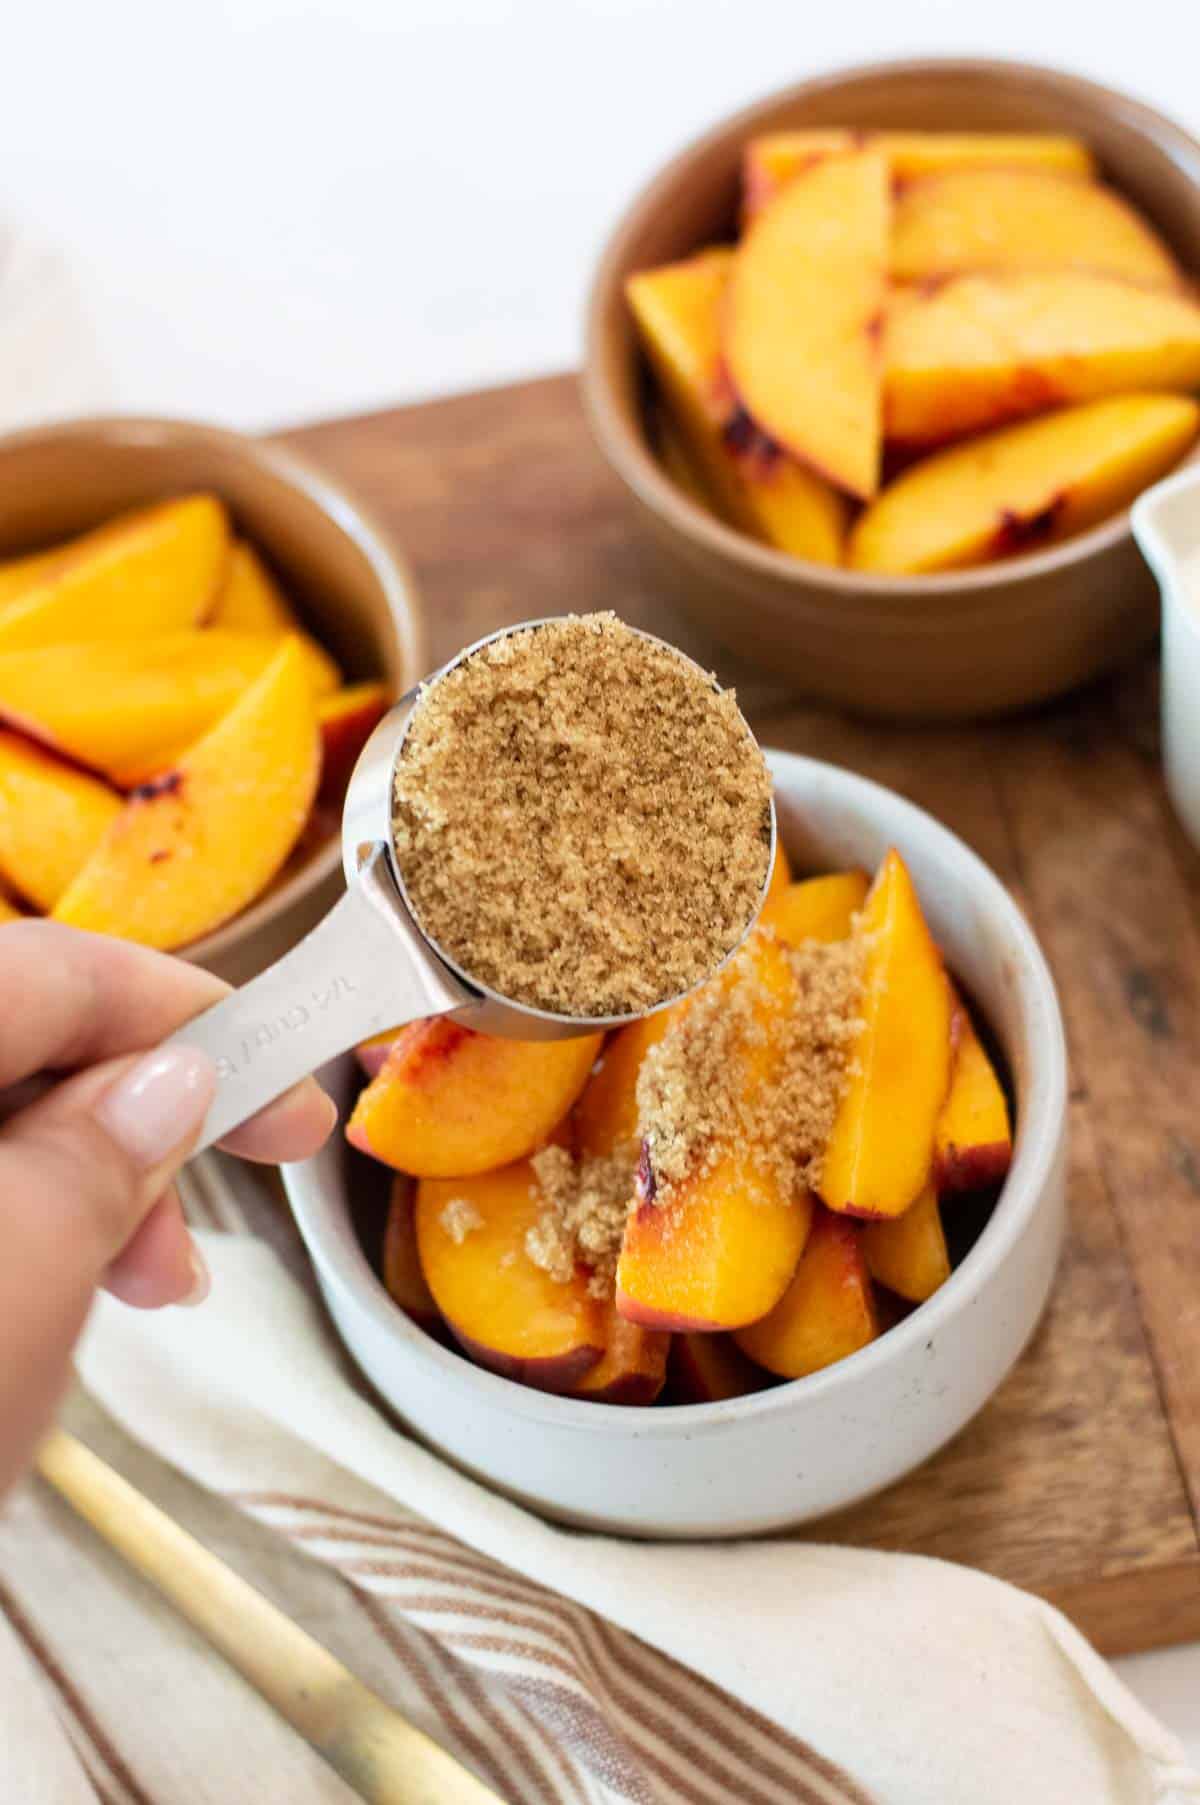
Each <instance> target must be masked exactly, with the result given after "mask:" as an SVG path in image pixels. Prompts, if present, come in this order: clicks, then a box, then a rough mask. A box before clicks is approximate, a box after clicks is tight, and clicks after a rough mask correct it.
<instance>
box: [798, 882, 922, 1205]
mask: <svg viewBox="0 0 1200 1805" xmlns="http://www.w3.org/2000/svg"><path fill="white" fill-rule="evenodd" d="M856 932H857V933H858V934H859V935H860V936H861V939H862V944H863V979H862V998H861V1003H860V1026H859V1030H858V1034H857V1037H856V1039H855V1042H854V1048H853V1052H852V1054H851V1061H850V1067H849V1072H848V1075H847V1078H846V1081H845V1084H844V1086H843V1089H842V1095H841V1100H840V1102H839V1104H838V1109H837V1114H836V1116H835V1118H834V1123H833V1128H832V1130H831V1132H830V1135H829V1140H828V1142H827V1144H826V1147H825V1154H824V1158H823V1160H822V1163H821V1178H820V1184H819V1187H818V1188H819V1190H820V1194H821V1198H822V1201H823V1202H825V1203H826V1204H827V1205H828V1206H829V1207H830V1208H831V1209H834V1210H840V1211H842V1212H844V1213H845V1214H846V1215H850V1216H866V1217H872V1216H899V1215H902V1214H903V1212H904V1211H905V1210H906V1209H907V1208H908V1207H909V1205H910V1204H911V1203H912V1202H914V1200H915V1199H916V1197H917V1195H918V1193H919V1192H920V1190H921V1188H922V1186H923V1185H924V1184H925V1182H926V1180H927V1178H928V1177H929V1172H930V1168H931V1166H932V1164H933V1148H934V1136H935V1133H936V1130H937V1123H938V1117H939V1115H940V1114H941V1110H942V1105H943V1104H944V1103H945V1101H946V1095H947V1092H948V1090H949V1088H950V1066H951V1041H950V1029H951V1017H952V1009H953V1001H952V995H951V990H950V981H949V979H948V978H947V976H946V972H945V968H944V967H943V965H942V959H941V954H940V953H939V952H938V949H937V947H936V946H935V945H934V942H933V937H932V935H931V934H930V932H929V929H928V927H927V926H926V923H925V917H924V915H923V914H922V913H921V904H920V902H919V900H918V898H917V893H916V890H915V888H914V886H913V881H912V879H911V877H910V876H909V874H908V868H907V866H906V865H905V863H904V861H903V859H902V858H901V857H900V854H899V853H898V852H896V851H895V850H894V849H893V850H892V851H891V852H889V853H888V855H887V857H886V858H885V859H884V861H883V864H882V865H881V866H880V868H879V872H878V875H877V876H876V878H875V882H874V883H873V884H872V886H871V889H870V892H869V894H868V896H867V900H866V902H865V904H864V906H863V909H862V912H861V913H860V915H859V916H858V919H857V924H856Z"/></svg>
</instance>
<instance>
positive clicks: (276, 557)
mask: <svg viewBox="0 0 1200 1805" xmlns="http://www.w3.org/2000/svg"><path fill="white" fill-rule="evenodd" d="M194 489H205V490H211V491H212V492H213V493H214V494H216V495H219V496H220V498H221V500H222V501H223V502H224V503H225V504H226V506H227V507H228V509H229V511H230V514H231V515H232V517H233V521H234V525H235V527H236V528H237V530H238V532H240V533H244V534H245V535H246V537H247V538H248V539H250V540H252V541H253V543H254V544H255V545H256V546H257V547H258V548H259V550H260V551H262V552H263V553H264V554H265V555H266V557H267V559H268V561H269V563H270V564H271V565H272V566H273V568H274V569H275V570H276V571H277V572H278V574H279V576H280V578H281V579H282V581H283V583H284V584H285V586H286V588H287V591H288V594H289V596H291V597H292V598H293V599H294V600H295V602H296V605H297V608H298V609H299V610H300V611H301V613H302V615H303V617H304V620H305V624H306V625H307V626H309V627H310V628H311V630H312V631H313V632H314V633H315V634H316V636H317V637H318V638H319V639H320V640H321V641H322V642H323V643H324V644H325V645H327V646H328V647H329V649H330V651H331V652H332V653H333V654H334V656H335V657H336V658H337V660H338V662H339V663H340V665H341V666H342V669H343V670H344V671H345V673H346V676H347V678H348V680H349V681H351V682H356V681H364V680H366V679H382V680H383V681H384V682H386V683H387V684H388V686H389V688H390V689H391V691H392V693H393V694H394V695H397V696H399V695H400V694H402V692H403V691H404V690H406V689H408V688H409V687H410V686H411V685H412V684H413V683H415V682H416V681H417V679H418V677H420V676H422V675H423V674H424V670H425V635H424V629H423V623H422V619H421V614H420V610H419V607H418V603H417V599H416V592H415V590H414V587H413V583H412V579H411V577H410V575H409V573H408V571H407V569H406V568H405V565H404V563H403V561H402V560H401V558H400V557H399V556H398V555H397V553H396V552H395V550H394V549H393V548H392V547H391V546H390V545H389V544H388V542H387V540H386V538H385V537H384V536H383V535H382V534H381V532H380V531H379V529H378V528H377V527H376V526H375V525H374V524H373V523H372V522H371V521H370V519H369V518H368V517H367V516H366V515H365V514H364V513H363V512H362V510H361V509H360V508H359V506H358V504H357V503H356V502H355V501H354V500H353V498H352V497H351V496H350V495H349V494H347V492H346V491H345V490H344V489H342V488H341V487H339V485H338V484H337V483H335V482H333V481H332V480H331V479H330V478H329V477H326V476H323V475H322V474H321V472H320V471H319V470H316V469H314V468H313V467H312V466H311V465H309V464H307V463H305V462H304V461H303V460H302V459H301V458H299V457H297V456H296V455H295V454H294V453H293V452H291V451H287V450H285V449H284V448H283V447H282V446H280V445H273V444H272V443H270V441H269V440H263V439H252V438H247V437H246V436H245V435H244V434H242V433H237V432H229V431H225V430H223V429H221V428H219V427H214V426H199V425H193V424H190V423H189V422H187V421H183V420H144V419H122V418H114V419H103V420H80V421H74V422H70V423H68V424H65V425H61V426H48V427H43V428H36V429H34V430H32V431H29V432H19V433H13V434H11V435H9V436H8V437H7V438H4V439H0V558H3V557H6V556H13V555H15V554H16V553H19V552H23V551H28V550H34V549H37V548H39V547H41V546H43V545H52V544H54V543H55V542H56V541H57V540H61V539H67V538H70V537H71V536H72V535H74V534H76V533H81V532H85V531H87V529H88V528H90V527H93V526H98V525H99V524H100V523H101V522H102V521H104V520H108V519H111V517H112V516H113V515H114V514H119V513H121V512H122V511H123V510H125V509H127V508H134V507H139V506H141V505H143V504H145V503H147V502H153V501H161V500H162V499H164V497H166V496H169V495H181V494H185V493H187V492H188V491H189V490H194ZM341 873H342V848H341V835H340V833H339V832H338V831H336V830H334V831H332V832H331V833H330V834H329V835H328V836H327V837H326V838H325V839H323V840H322V841H320V842H318V843H317V844H316V845H314V846H312V847H306V848H302V849H300V850H298V852H297V853H296V854H294V855H293V857H292V859H291V861H290V862H289V864H288V865H287V866H286V867H285V868H284V871H283V872H282V873H281V875H280V877H279V878H278V879H277V880H276V882H275V883H274V884H273V885H272V886H271V887H270V888H269V889H268V890H267V891H265V892H264V894H263V895H262V896H260V897H259V898H258V900H257V901H256V902H254V903H252V904H251V905H250V907H249V908H248V909H245V910H243V911H242V913H241V914H240V915H237V916H235V917H234V918H233V919H232V920H231V921H228V922H226V923H225V924H224V925H223V926H222V927H220V928H218V929H217V930H216V931H215V932H214V933H212V934H207V935H205V937H204V939H203V940H198V941H195V942H194V943H193V944H192V945H191V946H189V947H185V948H182V949H181V950H182V952H183V953H184V955H185V957H187V958H189V959H193V960H195V961H196V962H197V963H198V964H201V965H205V966H207V967H208V968H209V969H210V970H211V971H215V972H217V973H218V975H219V976H221V977H223V978H227V979H229V981H230V982H231V983H241V982H242V981H244V979H246V978H247V977H249V976H250V975H251V974H252V973H253V972H254V971H257V970H259V969H260V968H261V967H262V966H263V965H264V964H267V963H268V962H269V961H270V960H271V959H273V958H276V957H277V956H278V955H279V954H280V953H281V952H283V951H284V949H285V947H286V946H287V945H288V944H290V943H291V942H292V941H293V940H295V939H298V938H299V936H300V935H301V934H302V933H304V932H306V931H307V929H308V928H309V927H311V926H312V925H313V924H314V922H315V921H316V920H317V918H318V917H319V916H320V915H322V914H324V913H325V911H326V909H327V908H328V907H329V906H330V905H331V903H332V902H333V900H334V898H335V897H336V894H337V891H338V890H339V888H340V886H341V881H342V876H341Z"/></svg>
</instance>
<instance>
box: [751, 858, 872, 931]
mask: <svg viewBox="0 0 1200 1805" xmlns="http://www.w3.org/2000/svg"><path fill="white" fill-rule="evenodd" d="M869 888H870V880H869V879H868V877H867V874H866V872H865V871H832V872H830V873H829V874H828V876H826V877H809V878H805V879H804V880H803V881H802V882H801V883H798V884H788V885H787V887H786V889H783V890H779V891H777V892H776V894H775V895H774V896H768V898H767V901H766V903H765V904H764V906H763V912H762V915H761V916H760V917H759V920H760V923H761V925H762V926H763V927H765V928H772V929H773V930H774V931H775V933H776V934H778V936H779V938H780V939H781V940H782V941H783V942H784V944H785V945H786V946H799V945H800V944H801V942H802V941H805V940H821V941H825V942H827V943H828V942H831V941H834V940H845V938H846V936H847V935H848V934H849V932H850V930H851V928H852V927H853V926H854V917H855V916H856V915H857V913H858V911H859V910H860V909H861V908H862V906H863V904H864V903H865V902H866V900H867V891H868V890H869Z"/></svg>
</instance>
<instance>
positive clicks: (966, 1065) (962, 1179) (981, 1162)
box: [933, 1002, 1012, 1196]
mask: <svg viewBox="0 0 1200 1805" xmlns="http://www.w3.org/2000/svg"><path fill="white" fill-rule="evenodd" d="M954 1041H955V1051H954V1066H953V1070H952V1072H951V1076H950V1094H949V1096H948V1097H947V1098H946V1102H945V1105H944V1107H943V1109H942V1113H941V1115H940V1116H939V1117H938V1125H937V1138H936V1140H935V1143H934V1154H933V1159H934V1172H935V1174H936V1177H937V1183H938V1189H939V1191H940V1192H941V1193H942V1194H943V1196H946V1195H951V1194H953V1193H955V1192H958V1191H982V1190H986V1189H987V1187H988V1186H990V1185H997V1184H999V1183H1000V1181H1001V1179H1002V1178H1003V1177H1004V1175H1005V1173H1006V1172H1007V1171H1008V1168H1009V1164H1010V1162H1011V1160H1012V1124H1011V1122H1010V1120H1009V1114H1008V1100H1007V1098H1006V1097H1005V1095H1004V1091H1003V1089H1002V1087H1001V1084H1000V1080H999V1078H998V1077H997V1076H996V1071H995V1067H994V1066H993V1065H992V1062H991V1060H990V1059H989V1058H988V1056H987V1052H986V1051H985V1049H984V1046H983V1043H982V1041H981V1040H980V1038H979V1036H978V1034H977V1033H976V1032H975V1024H974V1022H973V1021H972V1020H971V1017H970V1013H969V1012H968V1010H967V1009H966V1008H965V1007H964V1006H963V1004H962V1003H961V1002H960V1003H959V1005H958V1008H957V1010H956V1011H955V1016H954Z"/></svg>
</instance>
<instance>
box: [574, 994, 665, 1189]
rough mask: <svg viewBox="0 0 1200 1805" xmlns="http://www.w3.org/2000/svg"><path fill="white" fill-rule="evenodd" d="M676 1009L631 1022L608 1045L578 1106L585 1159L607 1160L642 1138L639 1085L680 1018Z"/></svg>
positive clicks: (580, 1146)
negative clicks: (646, 1063)
mask: <svg viewBox="0 0 1200 1805" xmlns="http://www.w3.org/2000/svg"><path fill="white" fill-rule="evenodd" d="M685 1006H686V1005H684V1004H676V1005H675V1008H672V1009H660V1010H659V1012H658V1014H657V1015H645V1016H643V1017H642V1019H641V1020H640V1021H637V1022H630V1024H629V1026H628V1027H627V1028H621V1029H619V1030H618V1031H617V1033H616V1034H613V1035H611V1036H610V1037H609V1039H608V1040H607V1041H606V1042H605V1044H604V1049H603V1051H602V1052H601V1054H600V1056H599V1058H598V1059H597V1060H596V1063H595V1067H594V1069H593V1071H592V1074H591V1076H590V1077H589V1079H588V1081H587V1084H586V1085H585V1087H584V1090H583V1095H582V1096H581V1097H580V1099H579V1101H578V1103H577V1104H576V1105H575V1136H576V1144H577V1146H578V1150H579V1152H580V1153H581V1154H589V1153H590V1154H598V1155H604V1154H608V1153H613V1152H615V1151H616V1150H617V1149H618V1148H620V1147H622V1146H627V1145H629V1144H631V1143H634V1144H636V1142H637V1139H638V1109H637V1081H638V1073H639V1072H640V1071H641V1069H642V1061H643V1059H644V1058H645V1057H646V1054H647V1053H648V1052H649V1051H650V1048H651V1047H653V1046H656V1045H657V1043H658V1042H659V1041H660V1040H661V1039H662V1037H663V1035H664V1034H665V1033H666V1032H667V1029H668V1028H669V1027H670V1025H671V1023H672V1021H673V1020H674V1019H675V1009H678V1008H683V1007H685Z"/></svg>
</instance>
